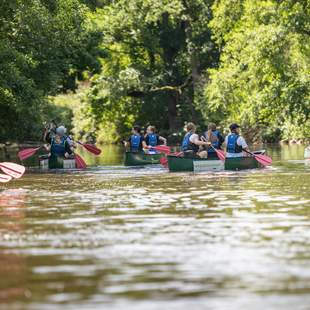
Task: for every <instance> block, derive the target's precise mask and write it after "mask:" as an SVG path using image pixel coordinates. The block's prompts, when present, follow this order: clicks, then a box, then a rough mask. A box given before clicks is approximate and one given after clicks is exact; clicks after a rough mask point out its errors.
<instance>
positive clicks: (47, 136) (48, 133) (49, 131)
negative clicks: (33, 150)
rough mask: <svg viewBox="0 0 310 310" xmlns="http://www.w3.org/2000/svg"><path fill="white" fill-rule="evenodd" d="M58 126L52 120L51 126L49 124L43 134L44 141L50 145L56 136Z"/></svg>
mask: <svg viewBox="0 0 310 310" xmlns="http://www.w3.org/2000/svg"><path fill="white" fill-rule="evenodd" d="M57 127H58V126H57V124H56V122H55V121H54V120H52V121H51V122H50V123H49V124H47V125H46V126H45V128H44V133H43V141H44V142H47V143H50V141H51V139H52V138H53V137H55V135H56V129H57Z"/></svg>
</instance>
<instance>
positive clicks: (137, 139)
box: [124, 125, 147, 153]
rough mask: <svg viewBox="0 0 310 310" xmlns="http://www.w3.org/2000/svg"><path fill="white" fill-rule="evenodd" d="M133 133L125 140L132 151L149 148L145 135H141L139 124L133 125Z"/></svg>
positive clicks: (126, 145)
mask: <svg viewBox="0 0 310 310" xmlns="http://www.w3.org/2000/svg"><path fill="white" fill-rule="evenodd" d="M131 133H132V135H131V136H130V138H129V139H128V140H127V141H125V142H124V144H125V147H126V148H129V150H130V152H132V153H140V152H143V149H146V148H147V145H146V143H145V140H144V137H143V136H142V135H141V127H140V126H138V125H135V126H133V128H132V131H131Z"/></svg>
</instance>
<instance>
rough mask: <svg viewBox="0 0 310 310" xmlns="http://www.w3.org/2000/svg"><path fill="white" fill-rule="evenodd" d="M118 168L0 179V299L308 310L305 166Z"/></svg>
mask: <svg viewBox="0 0 310 310" xmlns="http://www.w3.org/2000/svg"><path fill="white" fill-rule="evenodd" d="M269 154H270V155H272V156H273V158H274V166H273V167H272V168H268V169H264V170H252V171H246V172H218V173H211V174H208V173H200V174H194V173H174V174H172V173H168V172H167V171H166V170H165V169H163V168H161V167H159V166H152V167H147V168H125V167H123V166H122V165H121V152H120V150H119V149H117V148H112V147H105V150H104V153H103V155H102V157H101V158H99V159H96V160H95V159H93V158H92V157H90V156H87V155H86V154H84V156H85V157H86V159H87V161H88V163H89V164H92V165H93V167H91V168H90V169H88V170H86V171H82V172H71V173H30V174H26V175H25V176H24V177H23V178H22V179H20V180H15V181H12V182H10V183H9V184H7V185H5V186H4V185H0V309H112V310H113V309H141V310H145V309H146V310H148V309H162V310H163V309H192V310H194V309H221V310H222V309H292V308H294V309H295V310H297V309H310V177H309V176H310V164H309V163H307V162H306V161H304V160H303V159H302V158H303V147H302V146H294V147H283V148H280V147H273V148H270V149H269Z"/></svg>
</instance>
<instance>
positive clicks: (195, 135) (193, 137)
mask: <svg viewBox="0 0 310 310" xmlns="http://www.w3.org/2000/svg"><path fill="white" fill-rule="evenodd" d="M197 140H199V136H198V135H197V134H196V133H193V134H192V135H191V136H190V138H189V141H190V142H192V143H194V144H195V141H197Z"/></svg>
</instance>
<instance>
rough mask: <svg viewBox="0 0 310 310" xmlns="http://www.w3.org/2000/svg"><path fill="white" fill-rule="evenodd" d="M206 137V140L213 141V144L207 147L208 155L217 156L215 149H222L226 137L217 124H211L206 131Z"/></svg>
mask: <svg viewBox="0 0 310 310" xmlns="http://www.w3.org/2000/svg"><path fill="white" fill-rule="evenodd" d="M204 138H205V140H206V141H208V142H210V143H211V145H210V146H209V147H208V148H207V151H208V157H216V156H217V155H216V151H215V150H214V149H217V150H220V149H221V146H222V144H223V142H224V138H223V136H222V135H221V133H220V132H219V131H218V130H217V126H216V124H214V123H210V124H209V126H208V130H207V131H206V132H205V133H204Z"/></svg>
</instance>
